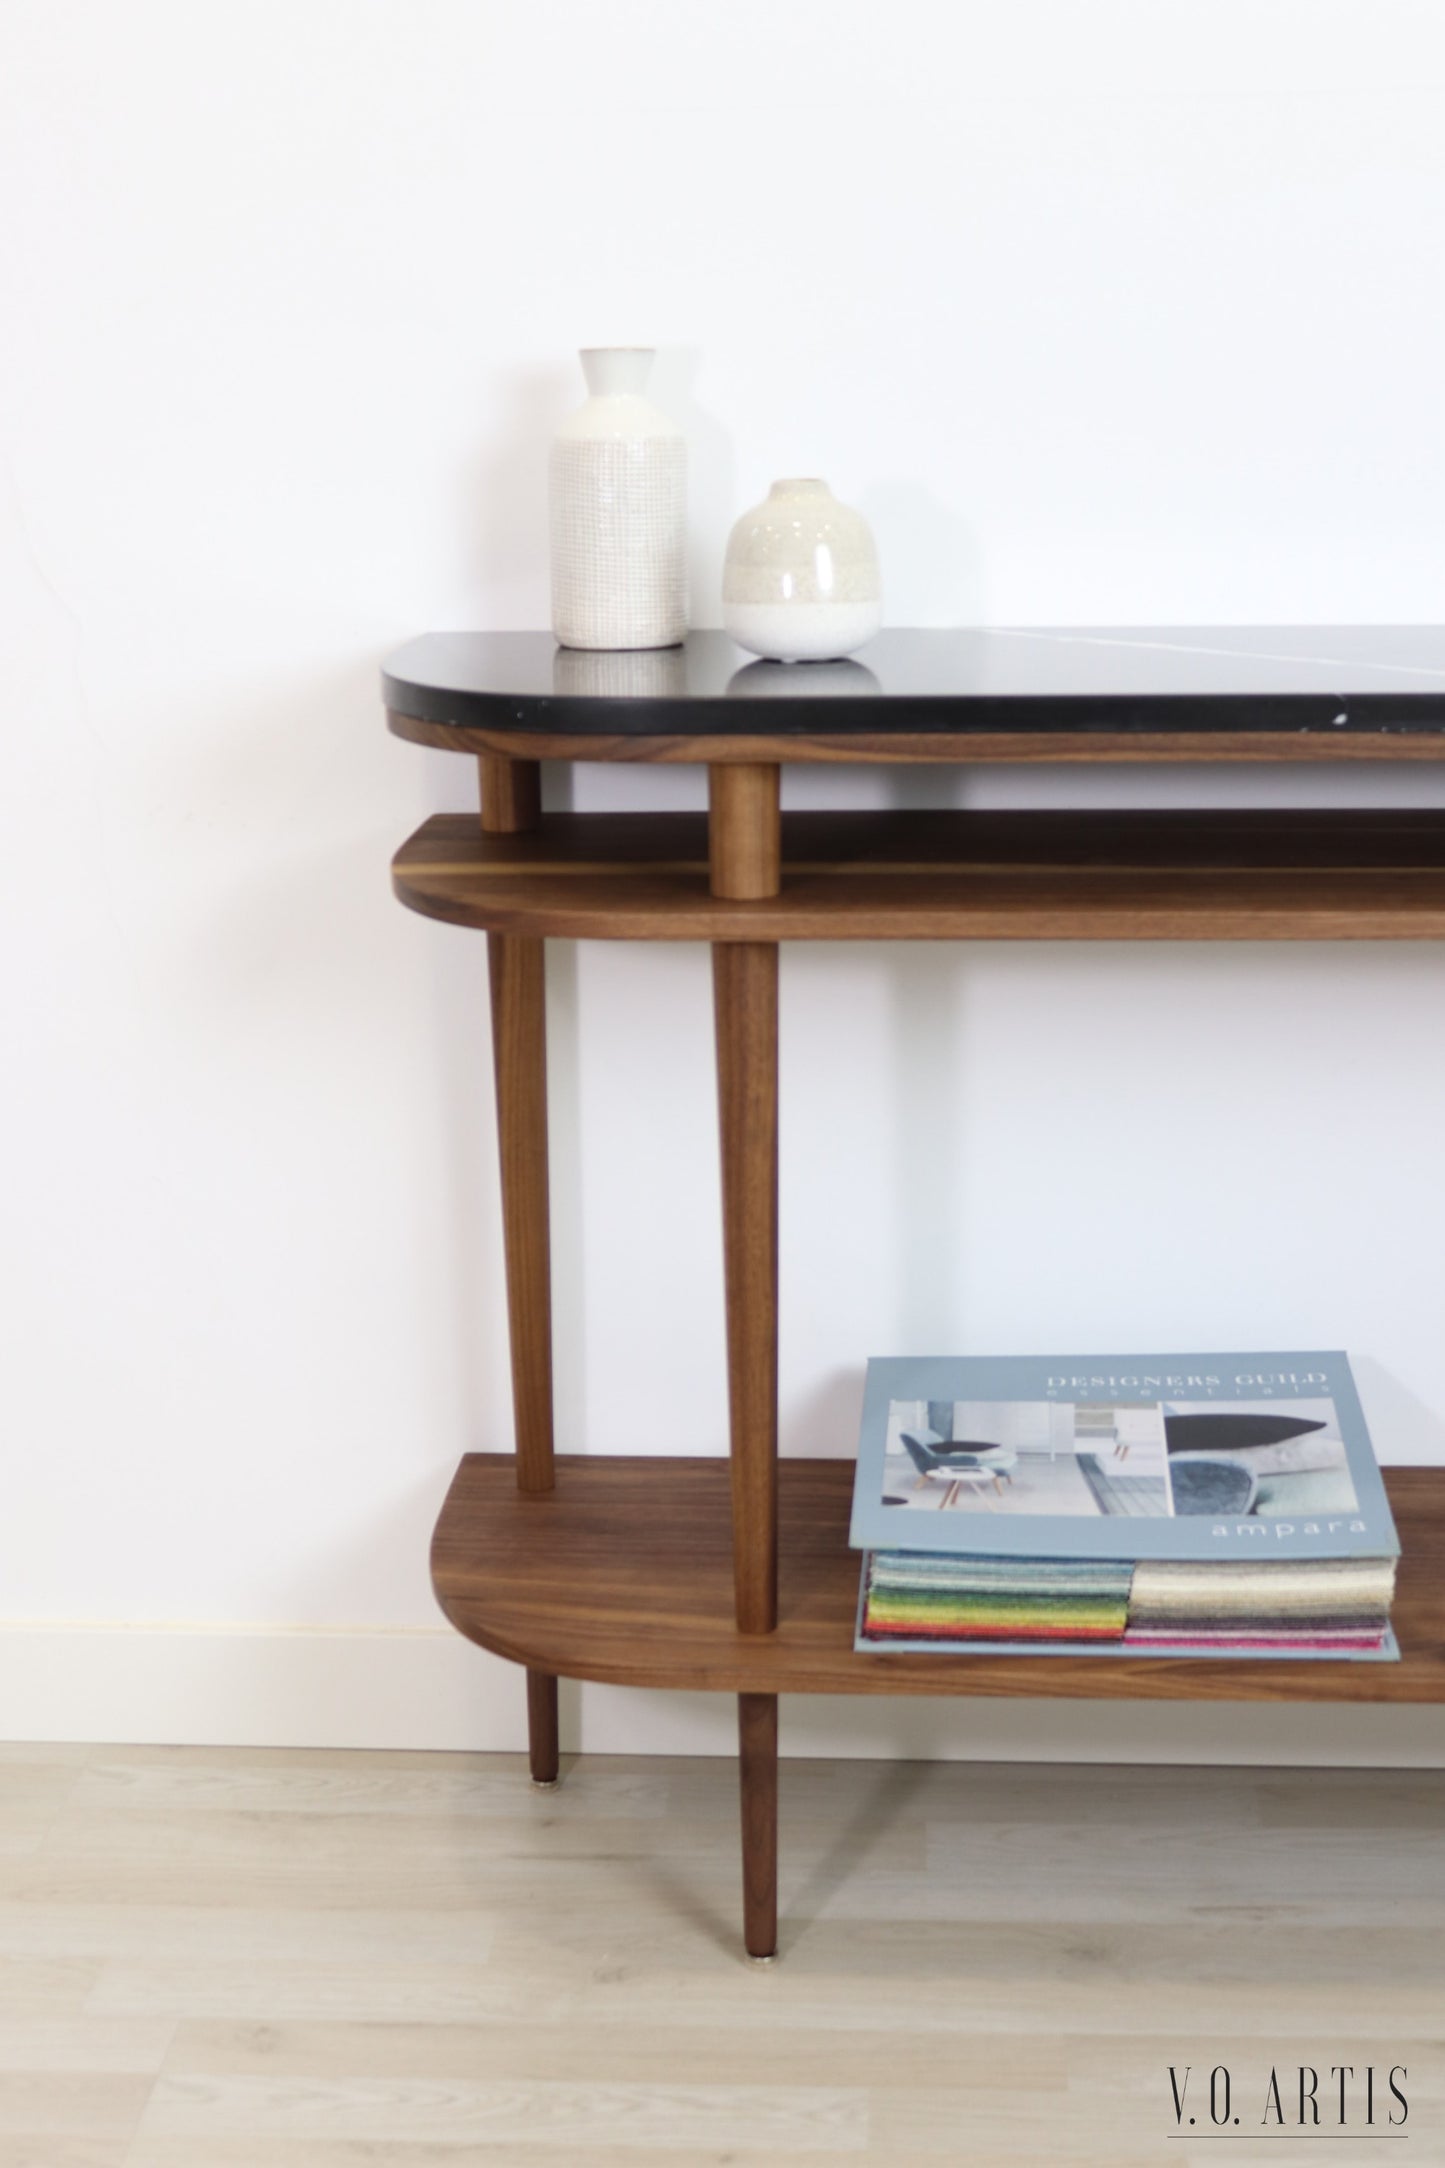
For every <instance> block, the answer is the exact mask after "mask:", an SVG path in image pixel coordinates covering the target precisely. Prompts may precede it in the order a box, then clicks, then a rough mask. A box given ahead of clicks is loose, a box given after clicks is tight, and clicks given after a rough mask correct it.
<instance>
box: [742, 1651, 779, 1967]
mask: <svg viewBox="0 0 1445 2168" xmlns="http://www.w3.org/2000/svg"><path fill="white" fill-rule="evenodd" d="M738 1775H739V1779H740V1787H739V1788H740V1791H741V1804H742V1819H743V1947H744V1949H746V1951H747V1953H748V1955H749V1957H755V1958H764V1957H775V1956H776V1955H777V1951H778V1697H777V1695H776V1694H739V1695H738Z"/></svg>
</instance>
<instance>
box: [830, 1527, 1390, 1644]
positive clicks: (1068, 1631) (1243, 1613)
mask: <svg viewBox="0 0 1445 2168" xmlns="http://www.w3.org/2000/svg"><path fill="white" fill-rule="evenodd" d="M1395 1567H1396V1562H1395V1560H1394V1559H1393V1558H1363V1559H1334V1558H1331V1559H1312V1560H1300V1561H1295V1560H1289V1559H1269V1560H1264V1561H1261V1562H1259V1563H1252V1564H1249V1565H1245V1564H1242V1563H1238V1564H1237V1563H1232V1562H1231V1563H1226V1562H1223V1561H1221V1562H1220V1563H1218V1564H1215V1563H1212V1562H1207V1563H1203V1564H1198V1565H1196V1564H1191V1563H1178V1562H1175V1561H1173V1560H1159V1559H1142V1560H1139V1561H1137V1562H1131V1561H1129V1560H1115V1559H1105V1558H1046V1557H1042V1558H995V1557H969V1556H959V1557H956V1558H955V1557H938V1556H930V1555H929V1554H927V1553H923V1552H913V1551H871V1552H869V1554H868V1556H867V1558H866V1560H865V1563H864V1574H863V1592H862V1602H861V1605H860V1609H859V1624H858V1637H859V1642H860V1644H861V1645H863V1646H867V1647H874V1648H886V1647H888V1646H890V1645H892V1646H894V1647H899V1646H905V1645H906V1646H907V1647H910V1648H920V1647H936V1648H939V1649H944V1648H950V1647H957V1646H959V1645H961V1644H965V1645H966V1644H976V1645H982V1646H985V1647H989V1646H995V1647H1001V1646H1003V1645H1006V1644H1007V1645H1011V1646H1016V1647H1032V1646H1037V1647H1040V1648H1043V1647H1048V1648H1051V1649H1053V1650H1055V1651H1056V1652H1058V1651H1067V1650H1069V1649H1089V1648H1099V1647H1100V1646H1101V1645H1102V1646H1107V1647H1110V1648H1112V1650H1113V1652H1114V1653H1116V1654H1118V1655H1129V1654H1133V1653H1137V1654H1139V1655H1156V1656H1292V1655H1293V1656H1331V1655H1339V1656H1349V1655H1358V1654H1361V1653H1368V1652H1370V1651H1378V1650H1383V1649H1384V1647H1385V1645H1386V1641H1387V1637H1388V1635H1389V1630H1390V1605H1391V1602H1392V1601H1393V1598H1394V1593H1395Z"/></svg>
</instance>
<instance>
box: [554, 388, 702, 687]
mask: <svg viewBox="0 0 1445 2168" xmlns="http://www.w3.org/2000/svg"><path fill="white" fill-rule="evenodd" d="M653 352H654V349H653V348H652V347H650V346H591V347H584V348H583V349H582V369H583V373H584V375H585V376H586V378H587V389H588V392H589V393H590V395H591V396H590V397H589V398H588V399H587V401H586V402H585V404H584V405H582V406H580V407H579V408H578V409H577V412H576V413H575V414H573V415H570V416H569V417H568V419H567V420H566V421H565V422H564V423H563V424H562V427H561V428H560V429H559V430H558V432H557V434H556V436H555V437H554V439H553V440H552V465H551V539H552V630H553V631H554V632H555V633H556V635H557V638H558V639H559V640H560V641H561V642H562V644H563V646H564V647H591V648H634V647H672V646H673V645H675V643H676V642H677V641H679V640H681V639H682V637H683V635H684V634H685V633H686V631H687V445H686V442H685V440H684V437H683V434H682V431H681V430H680V429H679V428H678V427H677V425H676V423H675V422H670V421H669V420H668V418H667V416H666V415H665V414H664V413H662V412H661V411H660V410H659V409H658V408H657V407H655V406H654V405H653V404H652V402H651V400H649V399H647V398H645V397H644V396H643V393H644V389H645V387H646V384H647V377H648V372H649V370H650V369H651V367H652V357H653Z"/></svg>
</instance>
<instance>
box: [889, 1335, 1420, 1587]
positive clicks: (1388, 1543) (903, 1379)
mask: <svg viewBox="0 0 1445 2168" xmlns="http://www.w3.org/2000/svg"><path fill="white" fill-rule="evenodd" d="M849 1541H850V1542H851V1543H852V1544H853V1546H854V1547H855V1548H856V1549H859V1550H878V1551H924V1552H935V1553H937V1552H944V1553H947V1552H952V1553H955V1554H960V1553H967V1554H973V1555H975V1556H995V1557H1005V1558H1007V1557H1034V1558H1038V1557H1048V1556H1052V1557H1066V1558H1081V1559H1082V1558H1116V1559H1156V1558H1159V1559H1185V1560H1195V1561H1200V1560H1218V1561H1220V1562H1232V1563H1239V1562H1242V1561H1247V1562H1250V1563H1262V1562H1263V1561H1264V1560H1266V1559H1279V1560H1285V1559H1289V1560H1296V1561H1299V1560H1304V1559H1315V1558H1394V1557H1397V1556H1398V1554H1399V1549H1400V1544H1399V1538H1398V1537H1397V1535H1396V1533H1395V1524H1394V1521H1393V1519H1392V1517H1391V1514H1390V1507H1389V1503H1388V1500H1387V1499H1386V1496H1385V1486H1384V1484H1383V1482H1382V1481H1381V1478H1380V1471H1379V1467H1378V1465H1377V1463H1376V1460H1375V1455H1374V1450H1373V1448H1372V1446H1371V1444H1370V1436H1369V1431H1368V1430H1367V1428H1366V1425H1365V1417H1364V1411H1363V1410H1362V1408H1361V1406H1360V1401H1359V1395H1358V1393H1357V1392H1356V1390H1355V1382H1354V1379H1353V1377H1352V1376H1351V1374H1350V1365H1349V1360H1348V1358H1347V1357H1346V1356H1345V1355H1344V1354H1342V1353H1340V1352H1337V1351H1336V1352H1329V1353H1323V1354H1321V1353H1305V1354H1264V1355H1259V1354H1235V1355H1020V1356H917V1357H915V1356H882V1357H875V1358H874V1359H873V1360H872V1361H871V1362H870V1363H869V1365H868V1379H867V1385H866V1388H865V1392H864V1399H863V1424H862V1433H861V1437H860V1440H859V1449H858V1474H857V1480H856V1483H855V1486H854V1492H853V1517H852V1523H851V1527H850V1530H849Z"/></svg>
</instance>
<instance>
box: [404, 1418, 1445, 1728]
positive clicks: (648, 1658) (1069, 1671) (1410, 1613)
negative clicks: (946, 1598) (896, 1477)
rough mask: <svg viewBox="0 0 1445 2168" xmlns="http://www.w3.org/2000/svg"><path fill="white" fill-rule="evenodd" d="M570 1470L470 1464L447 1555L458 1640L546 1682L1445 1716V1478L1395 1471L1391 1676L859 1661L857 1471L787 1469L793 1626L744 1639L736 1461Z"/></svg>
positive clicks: (1307, 1665)
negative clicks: (523, 1479) (523, 1483)
mask: <svg viewBox="0 0 1445 2168" xmlns="http://www.w3.org/2000/svg"><path fill="white" fill-rule="evenodd" d="M556 1466H557V1487H556V1489H555V1490H554V1491H551V1492H549V1493H547V1494H546V1495H545V1496H541V1497H537V1496H532V1495H529V1494H527V1493H526V1492H522V1491H519V1490H518V1489H517V1483H516V1469H515V1464H514V1462H513V1460H512V1458H511V1455H510V1454H504V1453H470V1454H468V1455H467V1457H466V1459H465V1460H464V1461H463V1462H462V1463H461V1466H460V1467H459V1468H458V1470H457V1473H456V1478H455V1480H454V1482H453V1484H452V1487H451V1491H450V1493H449V1494H448V1497H447V1501H446V1504H445V1505H444V1506H443V1508H442V1513H441V1518H440V1520H439V1521H438V1523H437V1529H436V1535H435V1537H434V1539H433V1544H432V1581H433V1585H434V1587H435V1589H436V1593H437V1599H438V1601H439V1602H440V1604H441V1607H442V1610H443V1611H444V1612H445V1613H446V1616H447V1617H448V1618H449V1619H450V1620H451V1623H452V1624H453V1625H454V1626H455V1627H456V1628H457V1629H458V1630H459V1631H460V1632H461V1633H464V1634H465V1635H466V1636H467V1637H468V1639H469V1640H472V1641H476V1642H478V1643H480V1645H481V1646H482V1647H483V1648H487V1649H491V1650H492V1651H493V1653H494V1654H496V1655H498V1656H507V1657H510V1658H511V1659H512V1660H513V1661H514V1662H515V1663H519V1664H526V1665H527V1666H528V1667H529V1668H530V1669H532V1670H538V1671H549V1672H553V1673H556V1674H559V1675H560V1676H562V1677H563V1678H574V1679H598V1680H602V1681H605V1682H606V1683H608V1684H610V1685H614V1686H656V1687H674V1688H694V1689H696V1688H710V1689H712V1690H713V1691H716V1692H721V1693H729V1694H951V1695H956V1694H989V1695H998V1694H1004V1695H1014V1694H1047V1695H1054V1696H1059V1697H1074V1698H1077V1697H1079V1696H1084V1697H1087V1698H1089V1699H1092V1700H1115V1701H1136V1700H1146V1701H1199V1700H1205V1701H1333V1702H1340V1701H1368V1702H1440V1701H1445V1468H1394V1469H1387V1470H1386V1471H1385V1482H1386V1486H1387V1488H1388V1490H1389V1494H1390V1505H1391V1509H1392V1511H1393V1512H1394V1515H1395V1519H1396V1523H1397V1526H1398V1528H1399V1532H1400V1542H1401V1547H1402V1553H1403V1555H1402V1560H1401V1568H1400V1586H1399V1593H1398V1596H1397V1598H1396V1608H1395V1614H1394V1616H1395V1629H1396V1633H1397V1634H1398V1637H1399V1640H1400V1645H1401V1649H1402V1651H1403V1656H1402V1660H1401V1662H1399V1663H1398V1664H1395V1663H1359V1662H1352V1661H1348V1660H1346V1659H1342V1658H1324V1659H1322V1660H1319V1661H1314V1660H1311V1661H1308V1662H1278V1663H1269V1662H1252V1661H1251V1662H1246V1661H1243V1660H1235V1661H1233V1662H1229V1663H1213V1662H1208V1661H1205V1660H1202V1659H1200V1660H1194V1659H1192V1658H1184V1657H1166V1656H1139V1657H1090V1656H1048V1655H1042V1656H947V1655H944V1656H928V1655H906V1654H902V1653H899V1654H889V1653H882V1652H880V1653H878V1654H873V1653H868V1654H859V1653H858V1652H856V1651H855V1649H854V1647H853V1635H854V1614H855V1612H856V1610H857V1604H858V1575H859V1570H860V1559H859V1554H858V1553H857V1552H856V1551H851V1550H849V1548H848V1514H849V1508H850V1506H851V1503H852V1495H853V1467H854V1464H853V1462H852V1461H851V1460H785V1461H782V1462H781V1463H780V1465H779V1471H778V1472H779V1478H780V1482H779V1574H778V1623H777V1627H776V1629H775V1631H774V1632H772V1633H770V1634H743V1633H739V1632H738V1630H737V1627H736V1626H735V1624H734V1622H733V1566H732V1523H731V1517H730V1507H729V1492H728V1465H727V1462H726V1461H725V1460H713V1459H702V1458H678V1457H667V1458H658V1457H652V1456H641V1455H631V1454H629V1455H626V1456H620V1455H611V1454H608V1455H601V1454H578V1453H571V1454H559V1455H558V1458H557V1463H556Z"/></svg>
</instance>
